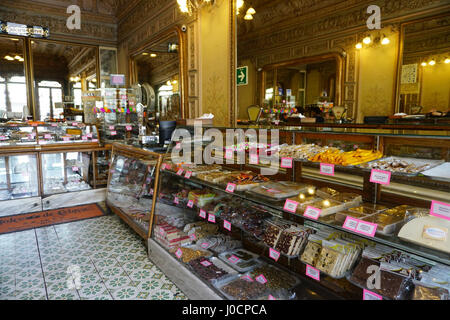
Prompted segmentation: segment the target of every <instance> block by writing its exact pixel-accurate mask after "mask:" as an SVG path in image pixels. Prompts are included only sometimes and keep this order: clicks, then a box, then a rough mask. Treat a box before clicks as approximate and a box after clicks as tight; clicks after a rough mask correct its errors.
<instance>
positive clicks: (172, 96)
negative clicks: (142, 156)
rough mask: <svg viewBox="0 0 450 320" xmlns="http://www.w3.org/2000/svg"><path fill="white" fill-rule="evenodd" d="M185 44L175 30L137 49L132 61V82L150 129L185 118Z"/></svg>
mask: <svg viewBox="0 0 450 320" xmlns="http://www.w3.org/2000/svg"><path fill="white" fill-rule="evenodd" d="M182 46H183V41H182V36H181V34H180V31H179V30H178V29H174V30H171V31H169V32H167V33H165V34H163V35H161V36H160V37H159V39H156V40H152V41H151V42H150V43H149V44H147V45H145V46H143V47H141V48H139V49H137V50H135V51H134V52H133V53H132V55H131V60H130V67H131V70H130V71H131V72H130V79H131V81H130V82H131V84H132V85H133V87H134V88H135V89H136V90H137V91H139V94H138V96H139V98H138V100H140V102H141V103H142V104H143V105H144V110H145V115H146V116H145V123H146V125H147V126H148V127H149V129H150V130H152V131H153V129H152V128H155V126H156V125H157V123H158V122H159V121H176V120H178V119H180V118H183V112H184V108H183V101H184V98H183V84H184V83H185V79H184V76H185V73H184V72H183V67H182V52H183V47H182Z"/></svg>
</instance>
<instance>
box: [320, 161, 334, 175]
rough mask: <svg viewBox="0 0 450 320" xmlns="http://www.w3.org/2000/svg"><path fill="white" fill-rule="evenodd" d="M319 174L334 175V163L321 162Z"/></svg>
mask: <svg viewBox="0 0 450 320" xmlns="http://www.w3.org/2000/svg"><path fill="white" fill-rule="evenodd" d="M320 174H324V175H327V176H334V164H328V163H321V164H320Z"/></svg>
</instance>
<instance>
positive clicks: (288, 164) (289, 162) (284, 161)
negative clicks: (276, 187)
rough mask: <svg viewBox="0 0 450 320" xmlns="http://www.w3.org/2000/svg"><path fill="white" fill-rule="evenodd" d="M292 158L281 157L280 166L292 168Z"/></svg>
mask: <svg viewBox="0 0 450 320" xmlns="http://www.w3.org/2000/svg"><path fill="white" fill-rule="evenodd" d="M292 162H293V159H292V158H281V166H280V167H282V168H292Z"/></svg>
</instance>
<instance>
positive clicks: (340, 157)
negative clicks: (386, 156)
mask: <svg viewBox="0 0 450 320" xmlns="http://www.w3.org/2000/svg"><path fill="white" fill-rule="evenodd" d="M382 156H383V153H382V152H381V151H373V150H364V149H356V150H355V151H347V152H344V151H342V150H339V149H336V148H329V149H328V150H326V151H324V152H321V153H318V154H316V155H315V156H313V157H311V158H309V159H308V160H309V161H313V162H321V163H330V164H338V165H341V166H354V165H358V164H361V163H364V162H368V161H372V160H376V159H379V158H381V157H382Z"/></svg>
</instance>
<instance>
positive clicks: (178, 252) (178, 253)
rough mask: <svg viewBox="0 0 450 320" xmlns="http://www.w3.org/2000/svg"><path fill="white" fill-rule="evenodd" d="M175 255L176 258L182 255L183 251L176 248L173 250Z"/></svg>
mask: <svg viewBox="0 0 450 320" xmlns="http://www.w3.org/2000/svg"><path fill="white" fill-rule="evenodd" d="M175 255H176V256H177V258H178V259H180V258H181V256H182V255H183V251H181V249H180V248H178V250H177V251H176V252H175Z"/></svg>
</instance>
